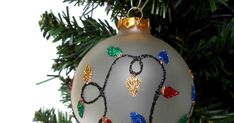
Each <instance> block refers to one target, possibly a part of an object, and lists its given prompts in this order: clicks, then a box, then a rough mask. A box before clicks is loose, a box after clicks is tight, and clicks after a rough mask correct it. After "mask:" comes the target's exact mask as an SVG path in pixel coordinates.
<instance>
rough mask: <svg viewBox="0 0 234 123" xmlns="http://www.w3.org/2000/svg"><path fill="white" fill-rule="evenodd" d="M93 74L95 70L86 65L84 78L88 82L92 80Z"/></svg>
mask: <svg viewBox="0 0 234 123" xmlns="http://www.w3.org/2000/svg"><path fill="white" fill-rule="evenodd" d="M92 75H93V71H92V68H91V66H90V65H86V67H85V70H84V75H83V80H84V81H85V83H86V84H88V83H89V82H91V80H92Z"/></svg>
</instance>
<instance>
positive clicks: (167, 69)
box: [71, 17, 195, 123]
mask: <svg viewBox="0 0 234 123" xmlns="http://www.w3.org/2000/svg"><path fill="white" fill-rule="evenodd" d="M118 28H119V32H118V34H117V35H116V36H113V37H110V38H108V39H106V40H104V41H101V42H100V43H99V44H97V45H96V46H94V47H93V48H92V49H91V50H90V51H89V52H88V53H87V54H86V55H85V57H84V58H83V59H82V60H81V62H80V64H79V65H78V67H77V69H76V72H75V75H74V79H73V84H72V91H71V102H72V109H73V111H74V115H75V117H76V119H77V120H78V121H79V122H80V123H97V122H98V123H112V122H113V123H177V122H180V123H182V122H186V121H187V120H188V119H189V116H190V115H191V112H192V109H193V106H194V102H195V89H194V85H193V76H192V74H191V71H190V70H189V68H188V66H187V64H186V63H185V61H184V60H183V58H182V57H181V56H180V54H179V53H178V52H177V51H176V50H175V49H173V48H172V47H171V46H170V45H168V44H167V43H165V42H164V41H162V40H160V39H158V38H155V37H153V36H152V35H151V34H150V29H149V21H148V20H146V19H141V18H135V17H134V18H125V19H122V20H120V21H119V25H118ZM181 118H182V120H181Z"/></svg>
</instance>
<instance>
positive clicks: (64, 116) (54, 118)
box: [33, 108, 72, 123]
mask: <svg viewBox="0 0 234 123" xmlns="http://www.w3.org/2000/svg"><path fill="white" fill-rule="evenodd" d="M33 121H34V122H35V121H40V122H43V123H72V116H71V115H68V113H67V112H65V113H63V112H61V111H58V112H57V114H56V113H55V110H54V109H44V108H43V109H39V110H38V111H36V112H35V116H34V118H33Z"/></svg>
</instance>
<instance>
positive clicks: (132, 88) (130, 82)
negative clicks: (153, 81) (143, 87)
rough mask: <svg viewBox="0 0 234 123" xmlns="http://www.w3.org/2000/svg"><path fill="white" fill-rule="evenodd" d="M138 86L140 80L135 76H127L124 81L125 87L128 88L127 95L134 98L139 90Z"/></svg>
mask: <svg viewBox="0 0 234 123" xmlns="http://www.w3.org/2000/svg"><path fill="white" fill-rule="evenodd" d="M140 84H141V80H140V79H139V78H138V77H137V76H135V75H131V76H129V77H128V79H127V80H126V87H127V88H128V91H129V93H130V94H131V95H132V96H134V97H135V96H136V95H137V93H138V92H139V90H140Z"/></svg>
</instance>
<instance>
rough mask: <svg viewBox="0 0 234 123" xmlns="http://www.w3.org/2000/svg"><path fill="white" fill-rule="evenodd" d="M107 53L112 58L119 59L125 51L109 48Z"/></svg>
mask: <svg viewBox="0 0 234 123" xmlns="http://www.w3.org/2000/svg"><path fill="white" fill-rule="evenodd" d="M107 53H108V55H109V56H111V57H118V56H120V55H121V54H122V53H123V51H122V50H121V49H120V48H119V47H114V46H110V47H108V48H107Z"/></svg>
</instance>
